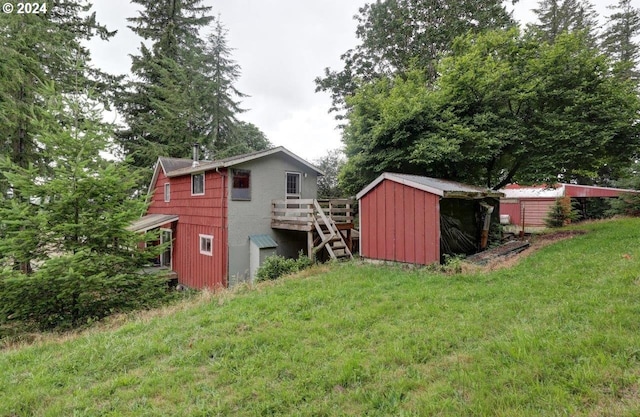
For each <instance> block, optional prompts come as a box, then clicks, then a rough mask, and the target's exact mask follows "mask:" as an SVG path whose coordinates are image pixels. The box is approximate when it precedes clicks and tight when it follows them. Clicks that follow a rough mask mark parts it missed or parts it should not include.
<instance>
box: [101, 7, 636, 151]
mask: <svg viewBox="0 0 640 417" xmlns="http://www.w3.org/2000/svg"><path fill="white" fill-rule="evenodd" d="M639 1H640V0H639ZM366 3H367V1H366V0H206V1H205V4H206V5H210V6H212V7H213V9H212V14H213V15H216V16H217V15H218V14H220V20H221V21H222V23H223V25H224V26H225V27H226V28H227V29H228V31H229V32H228V42H229V46H230V47H232V48H234V51H233V56H232V58H233V59H234V60H235V61H236V62H237V63H238V64H239V65H240V66H241V68H242V76H241V78H240V79H239V81H238V83H237V88H238V90H240V91H241V92H243V93H245V94H248V95H250V97H247V98H245V99H243V100H242V103H243V107H244V108H246V109H248V111H247V112H246V113H244V114H242V115H240V119H242V120H246V121H248V122H251V123H253V124H255V125H256V126H258V127H259V128H260V129H261V130H262V131H263V132H265V134H266V135H267V137H268V138H269V140H270V141H271V142H272V143H273V144H275V145H276V146H280V145H282V146H285V147H286V148H288V149H289V150H291V151H292V152H294V153H296V154H298V155H300V156H301V157H303V158H305V159H308V160H314V159H317V158H319V157H321V156H323V155H325V154H326V152H327V151H328V150H330V149H335V148H339V147H341V146H342V143H341V141H340V132H339V130H337V129H336V125H337V123H336V121H335V120H334V116H333V115H332V114H328V113H327V110H328V109H329V106H330V104H331V100H330V98H329V96H328V94H325V93H315V84H314V82H313V80H314V79H315V77H317V76H319V75H322V74H323V71H324V68H325V67H330V68H333V69H339V68H341V61H340V55H341V54H342V53H344V52H345V51H347V50H348V49H350V48H353V47H354V46H355V45H356V37H355V29H356V22H355V20H354V19H353V16H354V15H355V14H357V12H358V9H359V8H360V7H362V6H363V5H364V4H366ZM594 3H596V1H594ZM597 3H598V4H597V6H596V8H597V10H598V13H599V14H600V15H601V16H602V15H605V14H606V15H608V14H609V11H608V10H606V8H605V6H606V5H607V4H613V3H615V0H597ZM536 5H537V1H536V0H526V1H520V2H519V3H518V4H517V8H516V10H515V17H516V18H517V19H518V20H519V21H523V20H524V21H530V20H531V19H533V14H532V13H531V12H530V9H531V8H532V7H535V6H536ZM136 7H137V6H136V5H132V4H130V3H129V1H127V0H94V8H93V10H95V11H96V14H97V18H98V21H99V22H101V23H102V24H105V25H107V27H108V28H109V29H110V30H114V29H117V30H118V33H117V35H116V36H115V37H114V38H112V39H110V40H109V42H102V41H93V42H92V43H91V45H90V47H91V51H92V59H93V62H94V63H95V64H96V65H97V66H99V67H101V68H102V69H103V70H105V71H107V72H110V73H112V74H127V73H128V72H129V68H130V65H131V60H130V57H129V55H130V54H137V53H138V48H139V46H140V38H138V37H137V36H136V35H135V34H134V33H133V32H131V31H130V30H129V29H128V28H127V27H126V25H127V22H126V18H127V17H132V16H136V15H137V8H136Z"/></svg>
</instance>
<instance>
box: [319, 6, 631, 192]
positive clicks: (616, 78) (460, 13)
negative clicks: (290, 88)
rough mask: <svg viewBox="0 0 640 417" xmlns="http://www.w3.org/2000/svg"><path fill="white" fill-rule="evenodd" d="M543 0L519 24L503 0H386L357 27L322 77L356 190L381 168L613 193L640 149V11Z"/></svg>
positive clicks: (346, 174)
mask: <svg viewBox="0 0 640 417" xmlns="http://www.w3.org/2000/svg"><path fill="white" fill-rule="evenodd" d="M610 11H611V13H610V15H609V16H608V17H607V19H606V23H605V24H604V25H603V26H602V25H601V24H600V19H599V16H598V15H597V13H596V12H595V10H594V7H593V5H592V4H591V3H590V2H589V1H588V0H541V1H539V2H538V7H537V8H536V9H534V12H535V14H536V16H537V21H536V22H535V23H531V24H528V25H526V26H525V27H521V25H519V24H518V22H516V21H514V20H513V18H512V15H511V14H510V13H509V12H508V11H507V9H506V8H505V5H504V3H503V2H502V1H499V0H482V1H467V0H460V1H457V2H453V3H452V2H447V1H439V0H437V1H432V0H429V1H426V0H386V1H379V2H372V3H369V4H366V5H365V6H363V7H362V8H361V9H360V10H359V14H358V15H357V16H356V17H355V18H356V20H357V22H358V26H357V30H356V34H357V36H358V38H359V44H358V45H357V46H356V47H355V48H353V49H351V50H348V51H346V52H345V53H344V54H343V55H342V57H341V58H342V62H343V68H342V69H340V70H332V69H329V68H327V69H326V70H325V73H324V75H322V76H320V77H318V78H317V79H316V86H317V91H324V92H328V93H330V95H331V97H332V103H333V104H332V107H331V109H330V110H331V111H334V112H336V114H337V118H338V120H340V121H341V123H342V136H343V142H344V150H345V154H346V156H347V162H346V163H345V164H344V167H343V168H342V169H341V171H340V174H339V185H340V187H341V188H342V189H343V191H344V192H348V193H350V194H355V193H356V192H357V191H359V190H360V189H362V187H363V186H365V185H366V184H367V183H369V182H370V181H371V180H372V179H374V178H375V177H376V176H378V175H379V174H380V173H381V172H384V171H392V172H403V173H411V174H419V175H428V176H434V177H440V178H448V179H453V180H459V181H464V182H468V183H471V184H477V185H481V186H486V187H489V188H493V189H498V188H501V187H503V186H504V185H506V184H507V183H509V182H518V181H519V182H522V183H555V182H557V181H563V182H569V181H575V182H579V183H582V184H603V185H611V184H613V183H614V182H615V181H618V180H620V179H621V178H622V177H624V176H625V174H626V173H628V172H629V171H630V170H631V171H635V169H632V167H634V166H635V164H636V162H637V160H638V151H639V150H640V130H639V127H640V123H639V120H640V117H639V116H640V114H639V112H640V101H639V98H638V94H639V91H640V90H639V84H638V81H639V79H640V77H639V72H638V59H639V57H640V46H639V43H638V42H639V38H638V37H639V35H640V9H638V8H637V7H635V8H634V7H633V4H632V2H631V1H630V0H619V1H618V3H617V4H616V5H614V6H611V7H610Z"/></svg>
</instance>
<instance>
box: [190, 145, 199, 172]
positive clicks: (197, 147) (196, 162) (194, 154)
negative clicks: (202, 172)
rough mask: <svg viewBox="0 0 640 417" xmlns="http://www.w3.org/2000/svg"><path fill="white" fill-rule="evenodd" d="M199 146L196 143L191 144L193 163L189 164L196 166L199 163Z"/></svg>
mask: <svg viewBox="0 0 640 417" xmlns="http://www.w3.org/2000/svg"><path fill="white" fill-rule="evenodd" d="M199 148H200V145H198V144H197V143H194V144H193V164H191V166H194V167H197V166H198V165H200V163H199V162H198V159H200V157H199V156H198V150H199Z"/></svg>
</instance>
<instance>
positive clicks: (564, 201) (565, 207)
mask: <svg viewBox="0 0 640 417" xmlns="http://www.w3.org/2000/svg"><path fill="white" fill-rule="evenodd" d="M575 218H576V212H575V210H574V209H573V206H572V204H571V198H570V197H562V198H558V199H556V202H555V203H554V204H553V206H552V207H551V210H550V211H549V214H547V217H546V218H545V219H544V222H545V224H546V225H547V227H562V226H565V225H567V224H569V223H571V221H572V220H574V219H575Z"/></svg>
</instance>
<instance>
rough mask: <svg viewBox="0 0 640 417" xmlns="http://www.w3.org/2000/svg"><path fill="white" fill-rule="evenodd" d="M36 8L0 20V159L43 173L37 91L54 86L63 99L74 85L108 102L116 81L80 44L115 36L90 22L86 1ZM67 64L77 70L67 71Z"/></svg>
mask: <svg viewBox="0 0 640 417" xmlns="http://www.w3.org/2000/svg"><path fill="white" fill-rule="evenodd" d="M38 5H39V7H38V10H39V12H40V13H38V14H4V13H3V14H0V35H1V36H0V54H1V55H2V57H3V59H2V60H0V114H1V115H2V116H0V155H2V156H9V158H10V159H11V161H13V162H15V163H17V164H18V165H20V166H22V167H27V166H28V165H29V164H30V163H32V164H34V165H35V166H36V167H40V169H44V168H45V167H46V164H45V163H44V161H43V160H42V158H41V156H40V152H39V149H38V144H37V140H36V138H37V136H38V132H37V130H36V128H35V124H37V122H38V121H39V120H41V119H42V118H43V117H45V116H46V112H45V111H44V101H43V97H42V88H44V85H46V84H48V83H50V82H55V83H54V85H55V88H56V90H57V91H58V92H60V93H67V92H70V91H72V90H73V89H74V88H75V85H77V84H78V83H80V84H81V85H83V86H85V87H89V86H90V87H91V88H94V89H98V91H100V92H101V94H102V95H103V96H104V97H105V98H106V99H108V98H109V97H110V95H109V94H107V93H109V92H110V91H111V87H112V83H113V82H114V81H115V80H116V79H115V78H114V77H111V76H108V75H107V74H104V73H103V72H101V71H99V70H97V69H95V68H93V67H92V66H91V64H90V57H89V51H88V49H87V48H86V46H85V45H84V44H83V42H84V41H86V40H89V39H91V38H92V37H94V36H99V37H101V38H102V39H108V38H109V37H111V36H112V35H113V34H114V33H115V32H109V31H108V30H107V29H106V28H105V27H104V26H102V25H100V24H99V23H97V22H96V17H95V13H90V12H89V11H90V8H91V3H89V2H87V1H64V2H62V1H57V0H56V1H54V0H48V1H45V2H38ZM70 59H72V60H73V61H74V62H81V63H82V64H81V66H80V67H79V68H73V69H72V68H69V66H68V62H69V60H70ZM7 190H8V184H7V182H6V180H5V181H2V180H0V195H1V194H3V193H5V192H6V191H7Z"/></svg>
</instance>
